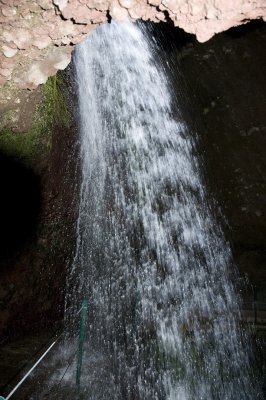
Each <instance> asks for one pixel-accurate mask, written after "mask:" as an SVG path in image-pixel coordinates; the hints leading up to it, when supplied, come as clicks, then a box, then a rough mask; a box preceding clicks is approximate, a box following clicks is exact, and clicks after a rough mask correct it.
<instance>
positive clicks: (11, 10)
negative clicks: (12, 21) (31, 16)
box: [1, 6, 17, 17]
mask: <svg viewBox="0 0 266 400" xmlns="http://www.w3.org/2000/svg"><path fill="white" fill-rule="evenodd" d="M1 11H2V14H3V16H4V17H14V16H15V15H16V14H17V10H16V8H15V7H5V6H4V7H2V8H1Z"/></svg>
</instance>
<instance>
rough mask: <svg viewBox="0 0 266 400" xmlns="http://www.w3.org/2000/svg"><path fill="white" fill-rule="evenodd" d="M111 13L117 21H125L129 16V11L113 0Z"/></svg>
mask: <svg viewBox="0 0 266 400" xmlns="http://www.w3.org/2000/svg"><path fill="white" fill-rule="evenodd" d="M110 15H111V17H112V18H114V19H115V20H116V21H124V20H125V19H127V18H128V12H127V10H126V9H125V8H123V7H121V6H120V4H119V3H118V2H116V1H113V2H112V4H111V7H110Z"/></svg>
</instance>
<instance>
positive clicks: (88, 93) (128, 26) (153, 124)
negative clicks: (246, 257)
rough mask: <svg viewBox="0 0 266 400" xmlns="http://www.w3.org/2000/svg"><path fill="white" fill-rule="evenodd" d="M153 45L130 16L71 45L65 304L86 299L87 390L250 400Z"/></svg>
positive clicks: (238, 343)
mask: <svg viewBox="0 0 266 400" xmlns="http://www.w3.org/2000/svg"><path fill="white" fill-rule="evenodd" d="M156 55H157V53H156V45H155V44H154V41H153V39H152V37H151V35H149V34H148V33H147V32H145V29H144V28H143V27H142V28H141V27H140V26H138V25H136V24H132V23H129V22H128V23H121V24H116V23H112V24H106V25H104V26H101V27H100V28H97V29H96V30H95V31H94V32H93V33H92V34H91V36H90V37H89V38H88V39H87V40H86V41H85V42H84V43H82V44H80V45H79V46H77V49H76V50H75V68H76V77H77V84H78V98H79V115H80V117H79V119H80V145H81V168H82V179H81V192H80V205H79V217H78V223H77V246H76V254H75V259H74V262H73V265H72V271H71V276H70V280H71V282H72V291H71V292H70V294H69V301H70V303H71V304H72V309H71V312H72V313H73V314H75V313H76V312H77V310H78V309H79V308H80V304H81V300H82V298H87V299H88V301H89V307H88V310H89V312H88V318H89V323H88V328H87V329H88V336H87V341H88V349H89V350H88V352H89V353H88V354H90V355H87V357H93V359H94V363H93V368H94V370H93V376H94V377H97V376H98V377H101V379H99V381H100V382H99V383H98V385H96V384H95V385H94V384H93V382H95V380H90V385H89V388H87V393H88V397H87V398H91V399H93V400H95V399H101V400H104V399H110V398H112V399H117V400H120V399H121V400H127V399H128V400H133V399H134V400H156V399H158V400H159V399H169V400H170V399H175V400H195V399H204V400H212V399H213V400H214V399H215V400H219V399H221V400H227V399H228V400H229V399H230V400H244V399H250V400H255V399H256V398H259V394H258V393H257V392H256V391H255V389H254V386H253V385H252V379H251V372H250V369H249V359H248V349H247V346H248V345H247V342H246V338H245V334H244V333H242V329H241V328H240V325H239V320H240V311H239V305H238V303H239V301H238V299H237V296H236V293H235V289H234V286H233V284H232V280H231V278H230V275H232V271H233V266H232V261H231V254H230V250H229V248H228V245H227V244H226V243H225V240H224V238H223V235H222V233H221V231H220V228H219V227H218V226H217V224H216V223H215V221H214V218H213V217H212V213H211V211H210V207H209V205H208V204H209V202H208V198H207V197H208V196H207V194H206V190H205V187H204V183H203V179H202V175H201V171H200V165H199V160H198V158H197V151H196V146H195V143H194V142H195V136H196V132H191V131H190V130H189V129H188V127H187V125H186V122H185V120H184V119H183V117H182V111H181V107H180V105H181V102H182V98H181V95H180V93H179V92H177V93H176V96H175V97H174V96H173V95H172V91H171V90H170V81H169V80H168V79H167V73H166V72H165V71H164V68H163V67H160V66H159V65H158V64H157V57H156ZM73 282H75V283H74V285H73ZM95 360H96V361H95ZM97 360H98V361H97ZM84 368H85V369H86V363H85V366H84ZM84 373H85V375H86V371H85V372H84ZM91 373H92V372H91ZM96 380H97V379H96Z"/></svg>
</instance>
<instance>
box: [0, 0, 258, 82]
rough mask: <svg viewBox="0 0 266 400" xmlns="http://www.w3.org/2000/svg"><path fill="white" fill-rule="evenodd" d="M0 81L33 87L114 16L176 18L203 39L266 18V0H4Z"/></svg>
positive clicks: (1, 1)
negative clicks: (93, 31)
mask: <svg viewBox="0 0 266 400" xmlns="http://www.w3.org/2000/svg"><path fill="white" fill-rule="evenodd" d="M0 6H1V13H0V23H1V25H0V85H3V84H5V83H6V82H11V83H12V84H14V85H15V86H17V87H19V88H23V89H34V88H36V87H37V86H38V85H39V84H42V83H44V82H46V80H47V78H48V76H51V75H54V74H55V73H56V72H57V70H59V69H64V68H65V67H66V66H67V65H68V63H69V62H70V59H71V52H72V50H73V47H74V45H75V44H77V43H79V42H80V41H82V40H83V39H84V38H85V37H86V36H87V35H88V33H89V32H91V30H92V29H94V28H95V27H96V26H97V25H99V24H102V23H104V22H107V21H110V20H111V19H114V20H117V21H123V20H126V19H131V20H137V19H142V20H150V21H155V22H159V21H168V22H170V21H172V22H173V24H174V25H175V26H178V27H180V28H182V29H184V30H185V31H186V32H189V33H192V34H195V35H196V36H197V39H198V40H199V41H201V42H204V41H207V40H208V39H210V38H211V37H212V36H213V35H214V34H215V33H218V32H221V31H224V30H227V29H229V28H230V27H232V26H236V25H239V24H242V23H245V22H247V21H249V20H250V19H256V18H263V19H264V20H266V0H253V1H252V0H234V1H232V0H35V1H32V0H0Z"/></svg>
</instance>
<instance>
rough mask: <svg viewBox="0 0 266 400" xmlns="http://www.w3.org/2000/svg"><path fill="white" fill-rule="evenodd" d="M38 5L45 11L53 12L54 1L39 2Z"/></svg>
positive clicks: (41, 0) (39, 0)
mask: <svg viewBox="0 0 266 400" xmlns="http://www.w3.org/2000/svg"><path fill="white" fill-rule="evenodd" d="M38 4H39V6H40V7H41V8H42V9H43V10H52V9H53V8H54V6H53V2H52V0H38Z"/></svg>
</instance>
